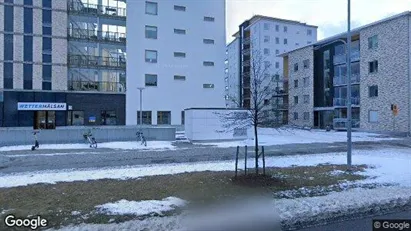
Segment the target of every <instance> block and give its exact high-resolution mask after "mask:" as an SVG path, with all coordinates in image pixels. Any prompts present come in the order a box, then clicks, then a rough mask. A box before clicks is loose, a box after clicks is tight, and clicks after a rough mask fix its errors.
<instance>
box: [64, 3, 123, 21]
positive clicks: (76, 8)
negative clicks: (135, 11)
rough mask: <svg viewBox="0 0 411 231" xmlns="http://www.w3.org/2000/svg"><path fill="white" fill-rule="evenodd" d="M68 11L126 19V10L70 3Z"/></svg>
mask: <svg viewBox="0 0 411 231" xmlns="http://www.w3.org/2000/svg"><path fill="white" fill-rule="evenodd" d="M68 11H69V12H70V13H74V14H81V15H96V16H97V15H98V16H105V17H112V18H122V19H124V20H125V19H126V16H127V14H126V8H122V7H116V6H104V5H97V4H88V3H82V2H77V1H76V2H74V1H70V2H69V6H68Z"/></svg>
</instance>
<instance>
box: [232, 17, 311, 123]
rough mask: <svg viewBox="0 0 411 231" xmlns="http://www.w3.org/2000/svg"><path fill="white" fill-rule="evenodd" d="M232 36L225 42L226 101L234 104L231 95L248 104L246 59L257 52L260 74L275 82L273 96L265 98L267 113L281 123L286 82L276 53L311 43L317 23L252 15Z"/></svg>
mask: <svg viewBox="0 0 411 231" xmlns="http://www.w3.org/2000/svg"><path fill="white" fill-rule="evenodd" d="M233 36H234V37H235V40H234V41H233V42H232V43H230V44H229V45H228V46H227V62H228V63H227V72H228V75H227V78H226V105H227V106H228V107H237V106H238V105H234V104H233V103H232V101H233V98H234V101H236V102H240V103H239V104H240V107H245V108H248V107H250V83H251V78H252V77H251V78H250V75H251V74H250V73H251V72H252V71H251V72H250V68H251V67H250V66H251V65H250V63H253V62H256V60H255V59H257V58H256V57H257V56H258V62H262V63H263V64H261V65H264V66H265V67H268V68H267V71H265V72H264V75H267V76H270V78H273V81H272V83H273V84H274V85H275V86H273V88H274V89H275V92H273V97H272V98H269V99H265V100H266V101H267V103H268V104H270V107H268V108H269V111H267V112H269V113H267V115H270V116H275V117H276V118H277V120H279V121H280V122H281V123H283V122H284V123H285V122H286V121H287V115H288V113H287V107H286V105H287V94H286V93H287V89H286V88H288V82H287V80H286V79H285V78H284V76H283V59H282V58H281V57H278V55H279V54H281V53H284V52H286V51H289V50H294V49H295V48H298V47H301V46H305V45H307V44H312V43H315V42H316V41H317V26H313V25H308V24H306V23H301V22H298V21H292V20H285V19H279V18H272V17H267V16H261V15H256V16H253V17H252V18H251V19H249V20H246V21H244V22H243V23H242V24H241V25H240V26H239V30H238V32H237V33H235V34H234V35H233ZM250 60H251V61H250ZM233 92H235V93H234V94H233Z"/></svg>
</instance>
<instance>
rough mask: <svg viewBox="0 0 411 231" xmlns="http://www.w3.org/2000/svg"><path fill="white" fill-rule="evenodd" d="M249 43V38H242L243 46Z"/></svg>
mask: <svg viewBox="0 0 411 231" xmlns="http://www.w3.org/2000/svg"><path fill="white" fill-rule="evenodd" d="M250 42H251V39H250V37H247V38H244V42H243V44H250Z"/></svg>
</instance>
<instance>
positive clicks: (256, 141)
mask: <svg viewBox="0 0 411 231" xmlns="http://www.w3.org/2000/svg"><path fill="white" fill-rule="evenodd" d="M254 137H255V174H256V175H258V132H257V124H255V125H254Z"/></svg>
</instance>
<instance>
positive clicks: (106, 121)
mask: <svg viewBox="0 0 411 231" xmlns="http://www.w3.org/2000/svg"><path fill="white" fill-rule="evenodd" d="M101 125H117V116H116V111H101Z"/></svg>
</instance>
